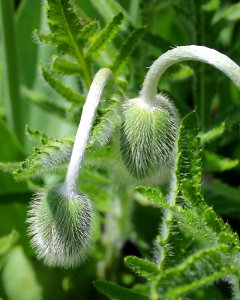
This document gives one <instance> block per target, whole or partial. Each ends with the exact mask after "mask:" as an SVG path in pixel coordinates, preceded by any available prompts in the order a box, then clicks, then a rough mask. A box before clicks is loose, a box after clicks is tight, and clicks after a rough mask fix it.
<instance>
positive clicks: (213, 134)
mask: <svg viewBox="0 0 240 300" xmlns="http://www.w3.org/2000/svg"><path fill="white" fill-rule="evenodd" d="M224 131H225V123H224V122H223V123H221V124H220V125H219V126H217V127H215V128H212V129H211V130H209V131H207V132H204V133H199V137H200V140H201V143H202V144H205V143H208V142H211V141H212V140H215V139H216V138H218V137H219V136H221V135H222V134H223V133H224Z"/></svg>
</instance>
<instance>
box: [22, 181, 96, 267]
mask: <svg viewBox="0 0 240 300" xmlns="http://www.w3.org/2000/svg"><path fill="white" fill-rule="evenodd" d="M94 215H95V213H94V211H93V208H92V205H91V202H90V200H89V199H88V198H87V196H86V195H84V194H83V193H80V192H79V193H75V194H72V196H71V198H70V199H69V198H67V197H66V196H65V195H64V192H63V189H62V187H54V188H52V189H50V190H47V191H45V192H43V193H39V194H37V197H36V198H35V199H34V200H33V201H32V203H31V210H30V211H29V218H28V222H29V223H30V228H29V234H30V235H31V236H32V245H33V247H34V248H35V250H36V252H37V255H38V257H39V258H41V259H43V260H44V262H45V263H46V264H47V265H49V266H61V267H64V268H70V267H75V266H77V265H79V264H80V263H81V261H82V260H83V259H84V257H85V256H86V252H87V250H88V249H89V247H90V246H91V243H92V240H93V239H92V237H93V225H94Z"/></svg>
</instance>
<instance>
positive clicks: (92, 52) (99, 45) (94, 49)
mask: <svg viewBox="0 0 240 300" xmlns="http://www.w3.org/2000/svg"><path fill="white" fill-rule="evenodd" d="M122 19H123V14H122V13H119V14H118V15H116V16H115V17H114V18H113V19H112V20H111V21H109V22H108V23H107V25H106V26H105V28H103V29H102V30H101V31H100V32H99V34H98V35H97V36H96V37H95V38H94V41H93V42H92V43H91V45H90V46H89V48H88V50H87V52H86V54H85V56H86V57H87V58H91V57H92V56H94V58H96V57H97V56H98V54H99V52H100V51H101V50H102V49H103V48H104V47H105V46H106V45H107V43H109V42H110V41H111V40H112V39H113V37H114V36H115V34H116V33H117V29H118V26H119V25H120V24H121V22H122Z"/></svg>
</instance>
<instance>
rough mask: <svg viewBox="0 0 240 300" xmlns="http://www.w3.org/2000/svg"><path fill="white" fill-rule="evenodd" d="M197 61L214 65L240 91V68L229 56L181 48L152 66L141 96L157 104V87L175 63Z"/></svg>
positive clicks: (209, 51)
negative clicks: (164, 74)
mask: <svg viewBox="0 0 240 300" xmlns="http://www.w3.org/2000/svg"><path fill="white" fill-rule="evenodd" d="M188 60H195V61H200V62H203V63H207V64H209V65H212V66H213V67H215V68H216V69H218V70H220V71H222V72H223V73H224V74H225V75H227V76H228V77H229V78H230V79H231V80H232V81H233V82H234V83H235V84H236V86H237V87H238V89H239V90H240V67H239V66H238V65H237V64H236V63H235V62H234V61H232V60H231V59H230V58H229V57H228V56H226V55H224V54H222V53H220V52H218V51H216V50H214V49H211V48H207V47H204V46H195V45H191V46H180V47H177V48H174V49H172V50H169V51H167V52H165V53H164V54H163V55H161V56H160V57H159V58H158V59H157V60H155V61H154V63H153V64H152V65H151V67H150V69H149V71H148V73H147V75H146V77H145V79H144V83H143V87H142V91H141V93H140V96H141V97H142V98H143V99H144V100H145V101H146V102H148V103H154V102H156V95H157V86H158V82H159V80H160V78H161V76H162V75H163V73H164V72H165V71H166V70H167V69H168V68H170V67H171V66H172V65H174V64H175V63H179V62H182V61H188Z"/></svg>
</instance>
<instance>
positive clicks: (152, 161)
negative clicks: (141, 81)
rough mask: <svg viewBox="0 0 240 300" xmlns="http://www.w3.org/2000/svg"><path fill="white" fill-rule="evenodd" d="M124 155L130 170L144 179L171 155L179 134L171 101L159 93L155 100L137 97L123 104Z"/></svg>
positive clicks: (125, 162) (122, 133) (122, 143)
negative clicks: (148, 100)
mask: <svg viewBox="0 0 240 300" xmlns="http://www.w3.org/2000/svg"><path fill="white" fill-rule="evenodd" d="M122 115H123V122H122V126H121V136H120V137H121V141H120V142H121V144H120V149H121V155H122V159H123V162H124V164H125V166H126V168H127V169H128V171H129V172H130V174H131V175H132V176H133V177H135V178H137V179H143V178H145V177H147V176H150V175H153V174H154V173H155V172H156V171H157V170H159V168H160V169H161V168H164V166H165V164H166V163H169V162H170V161H171V159H172V153H173V149H174V147H175V143H176V139H177V134H178V114H177V110H176V108H175V107H174V105H173V104H172V102H171V101H170V100H169V99H168V98H167V97H166V96H164V95H163V94H158V95H157V96H156V99H155V100H154V101H152V102H150V103H149V102H145V101H144V99H143V98H141V97H138V98H134V99H131V100H128V101H126V102H125V103H124V104H123V113H122Z"/></svg>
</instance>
